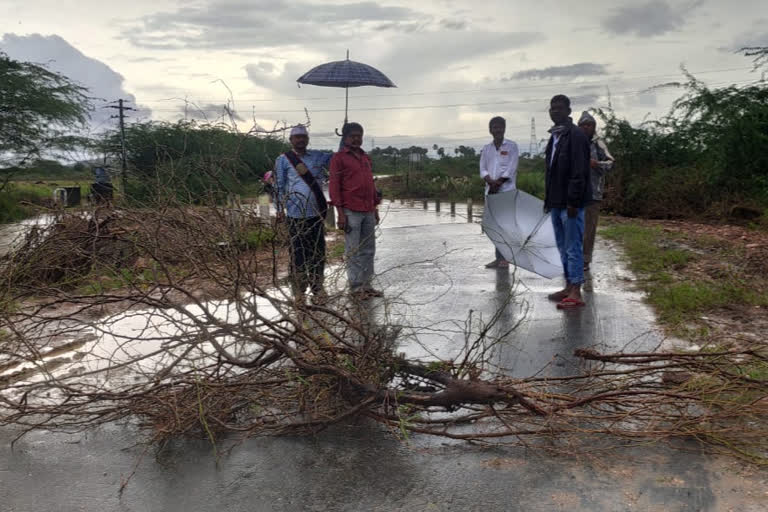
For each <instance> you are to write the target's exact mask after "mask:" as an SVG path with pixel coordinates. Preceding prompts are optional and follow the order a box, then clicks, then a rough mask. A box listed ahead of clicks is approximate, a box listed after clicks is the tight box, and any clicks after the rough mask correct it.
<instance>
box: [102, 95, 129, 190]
mask: <svg viewBox="0 0 768 512" xmlns="http://www.w3.org/2000/svg"><path fill="white" fill-rule="evenodd" d="M107 108H115V109H117V111H118V115H117V116H112V118H113V119H114V118H115V117H116V118H117V119H118V122H119V123H120V170H121V173H120V181H121V183H122V186H123V198H125V196H126V194H127V192H126V187H127V184H128V176H127V175H128V160H127V157H126V150H125V111H126V110H136V109H135V108H131V107H126V106H125V101H124V100H123V99H122V98H121V99H119V100H117V105H109V106H108V107H107Z"/></svg>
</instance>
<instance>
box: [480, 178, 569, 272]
mask: <svg viewBox="0 0 768 512" xmlns="http://www.w3.org/2000/svg"><path fill="white" fill-rule="evenodd" d="M483 229H484V231H485V234H486V235H487V236H488V238H490V239H491V241H492V242H493V243H494V245H496V248H497V249H499V252H500V253H501V254H502V256H504V259H506V260H507V261H509V262H510V263H513V264H514V265H515V266H517V267H520V268H523V269H525V270H529V271H531V272H533V273H535V274H538V275H540V276H542V277H546V278H547V279H552V278H553V277H557V276H561V275H563V264H562V262H561V260H560V253H559V252H558V250H557V244H556V242H555V231H554V228H553V227H552V220H551V219H550V216H549V214H548V213H544V201H542V200H541V199H538V198H536V197H534V196H532V195H530V194H526V193H525V192H522V191H520V190H511V191H509V192H501V193H498V194H491V195H488V196H486V197H485V211H484V212H483Z"/></svg>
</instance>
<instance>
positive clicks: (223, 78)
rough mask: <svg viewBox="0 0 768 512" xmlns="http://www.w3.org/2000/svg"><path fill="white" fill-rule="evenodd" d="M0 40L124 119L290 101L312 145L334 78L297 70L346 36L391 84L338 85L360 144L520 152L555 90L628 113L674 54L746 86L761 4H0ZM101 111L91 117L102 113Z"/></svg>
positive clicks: (657, 110)
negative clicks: (500, 137) (120, 101)
mask: <svg viewBox="0 0 768 512" xmlns="http://www.w3.org/2000/svg"><path fill="white" fill-rule="evenodd" d="M2 34H4V35H3V36H2V39H0V48H2V49H3V51H5V52H7V53H8V54H9V55H11V56H12V57H14V58H19V59H24V60H32V61H36V62H45V63H47V64H48V65H49V66H50V67H52V68H54V69H56V70H57V71H61V72H63V73H65V74H67V75H69V76H71V77H72V78H74V79H76V80H77V81H79V82H81V83H83V84H85V85H87V86H88V87H89V88H90V89H91V90H92V93H93V95H94V96H95V97H98V98H102V99H103V100H105V101H113V100H116V99H117V98H118V97H123V98H126V99H129V100H132V101H133V102H134V103H133V104H134V105H137V106H139V107H141V108H142V110H139V111H138V112H136V113H135V116H137V117H144V118H147V117H151V118H153V119H168V120H175V119H179V118H184V116H185V115H186V116H187V117H193V116H197V117H202V116H207V117H208V118H211V119H215V118H216V117H218V116H219V115H220V114H221V112H222V110H223V108H222V106H223V105H224V104H226V103H227V102H228V101H229V100H230V99H232V100H233V101H234V109H235V110H236V112H237V116H238V117H239V118H240V119H241V122H240V127H241V128H248V126H249V125H250V124H252V123H253V121H254V120H255V121H256V122H258V123H259V124H260V125H261V126H264V127H272V126H273V125H274V124H275V123H277V122H282V121H285V122H287V123H289V124H292V123H296V122H301V121H302V120H303V119H304V113H303V109H304V108H307V109H308V110H309V113H310V116H311V121H312V127H311V132H312V134H313V145H314V146H315V147H320V148H323V147H332V145H334V144H335V143H336V139H335V138H332V137H330V136H329V134H330V132H332V131H333V129H334V128H336V127H339V126H340V124H341V122H342V120H343V117H344V113H343V108H344V93H343V90H340V89H331V88H324V87H313V86H302V87H301V88H298V87H297V85H296V78H298V77H299V76H300V75H301V74H303V73H304V72H305V71H307V70H309V69H310V68H312V67H313V66H315V65H317V64H320V63H323V62H326V61H331V60H340V59H343V58H344V56H345V52H346V50H347V48H348V49H349V50H350V57H351V59H352V60H356V61H360V62H365V63H367V64H370V65H372V66H374V67H376V68H378V69H380V70H381V71H383V72H384V73H385V74H386V75H387V76H389V78H391V79H392V81H393V82H395V83H396V84H397V86H398V88H397V89H378V88H368V87H367V88H358V89H353V90H351V93H350V110H351V113H350V118H351V119H353V120H357V121H360V122H361V123H362V124H363V125H364V126H365V127H366V138H367V141H366V147H369V146H370V144H371V142H372V140H371V139H375V144H376V145H378V146H386V145H388V144H392V145H395V146H403V145H410V144H411V143H416V144H420V145H427V144H428V145H430V146H431V145H432V144H433V143H438V144H440V145H444V146H446V147H447V148H449V149H450V148H452V147H453V146H454V145H456V144H461V143H464V144H468V145H473V146H480V145H482V144H483V143H485V142H486V139H487V138H488V135H487V122H488V119H489V118H490V117H492V116H493V115H503V116H505V117H506V118H507V126H508V130H507V135H508V137H509V138H512V139H513V140H516V141H517V142H518V144H519V145H520V146H521V150H522V151H527V149H528V146H529V141H530V138H531V135H530V131H531V130H530V124H531V118H532V117H534V118H535V119H536V130H537V135H538V137H539V138H544V137H545V135H546V129H547V128H548V127H549V124H550V123H549V120H548V117H547V114H546V110H547V105H548V99H549V98H550V97H551V96H552V95H553V94H556V93H564V94H568V95H569V96H571V97H572V99H573V107H574V116H578V114H579V113H580V112H581V110H584V109H587V108H590V107H603V106H606V105H607V104H608V101H609V99H608V98H609V95H608V92H609V91H610V98H611V103H612V105H613V107H614V108H615V109H616V110H617V113H618V114H619V115H620V116H622V117H627V118H629V119H630V120H632V121H633V122H640V121H642V120H643V119H644V118H646V117H651V118H653V117H658V116H660V115H663V113H664V112H665V111H666V110H667V108H668V107H669V104H670V102H671V101H672V100H673V99H674V98H675V97H676V96H677V95H678V94H679V91H674V90H662V91H658V90H656V91H654V92H648V91H647V89H648V88H649V87H651V86H654V85H657V84H660V83H664V82H669V81H673V80H680V79H681V78H682V75H681V73H680V66H681V65H685V66H686V67H687V68H688V69H689V70H690V71H692V72H694V74H696V75H697V76H698V77H699V78H700V79H702V80H704V81H706V82H707V83H710V84H713V85H714V84H731V83H748V82H749V81H752V80H755V79H756V78H757V75H756V74H755V73H753V72H751V65H750V64H751V63H750V61H749V60H748V59H746V58H745V57H742V56H740V55H737V54H736V53H735V52H734V50H735V49H737V48H739V47H741V46H745V45H766V46H768V2H766V1H765V0H730V1H728V2H725V1H722V0H690V1H689V0H651V1H644V0H636V1H624V0H592V1H590V2H564V1H562V0H559V1H555V0H532V1H527V0H525V1H516V0H486V1H484V2H478V1H472V2H470V1H466V0H422V1H421V2H413V1H399V0H383V1H380V2H375V1H362V2H333V3H331V2H322V1H313V0H295V1H290V2H289V1H283V0H270V1H264V0H194V1H189V0H187V1H173V0H151V1H149V0H132V1H130V2H121V3H119V4H118V3H117V2H105V1H103V0H99V1H94V0H2V2H0V35H2ZM230 91H231V93H230ZM185 98H186V100H187V102H188V104H187V106H186V108H185V102H184V99H185ZM97 105H101V103H100V102H98V101H97ZM101 112H102V113H100V114H98V115H96V116H95V120H94V126H95V127H99V126H104V125H105V124H106V123H109V122H112V121H111V120H110V119H109V118H108V114H105V113H104V112H107V111H106V110H103V109H102V111H101Z"/></svg>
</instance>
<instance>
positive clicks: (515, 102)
mask: <svg viewBox="0 0 768 512" xmlns="http://www.w3.org/2000/svg"><path fill="white" fill-rule="evenodd" d="M749 82H753V80H744V81H741V82H717V83H713V84H710V86H719V85H723V84H732V85H738V84H743V83H749ZM647 92H650V90H649V89H648V88H645V89H641V90H636V91H624V92H620V93H611V97H615V98H618V97H625V96H637V95H639V94H644V93H647ZM592 96H593V95H592V94H582V95H572V96H571V100H572V101H574V100H579V99H583V98H590V97H592ZM549 99H550V98H529V99H525V100H503V101H490V102H480V103H449V104H437V105H406V106H397V107H359V108H355V111H356V112H380V111H398V110H427V109H434V108H461V107H490V106H496V105H520V104H526V103H540V102H546V101H549ZM152 110H153V112H177V111H178V110H177V109H152ZM197 110H198V111H199V112H218V111H219V110H220V109H219V108H218V107H216V108H202V109H197ZM311 112H312V113H315V114H318V113H332V112H344V109H343V108H329V109H313V110H312V111H311ZM296 113H304V109H301V110H262V111H252V114H254V115H255V114H262V115H263V114H296Z"/></svg>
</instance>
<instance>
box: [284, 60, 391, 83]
mask: <svg viewBox="0 0 768 512" xmlns="http://www.w3.org/2000/svg"><path fill="white" fill-rule="evenodd" d="M296 81H297V82H299V83H300V84H307V85H319V86H321V87H345V88H346V87H362V86H365V85H371V86H374V87H397V86H396V85H395V84H394V83H392V80H390V79H389V78H387V76H386V75H385V74H384V73H382V72H381V71H379V70H378V69H376V68H374V67H373V66H369V65H368V64H363V63H362V62H355V61H353V60H349V59H347V60H338V61H335V62H327V63H325V64H320V65H319V66H316V67H314V68H312V69H310V70H309V71H307V72H306V73H304V74H303V75H301V76H300V77H299V79H298V80H296Z"/></svg>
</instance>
